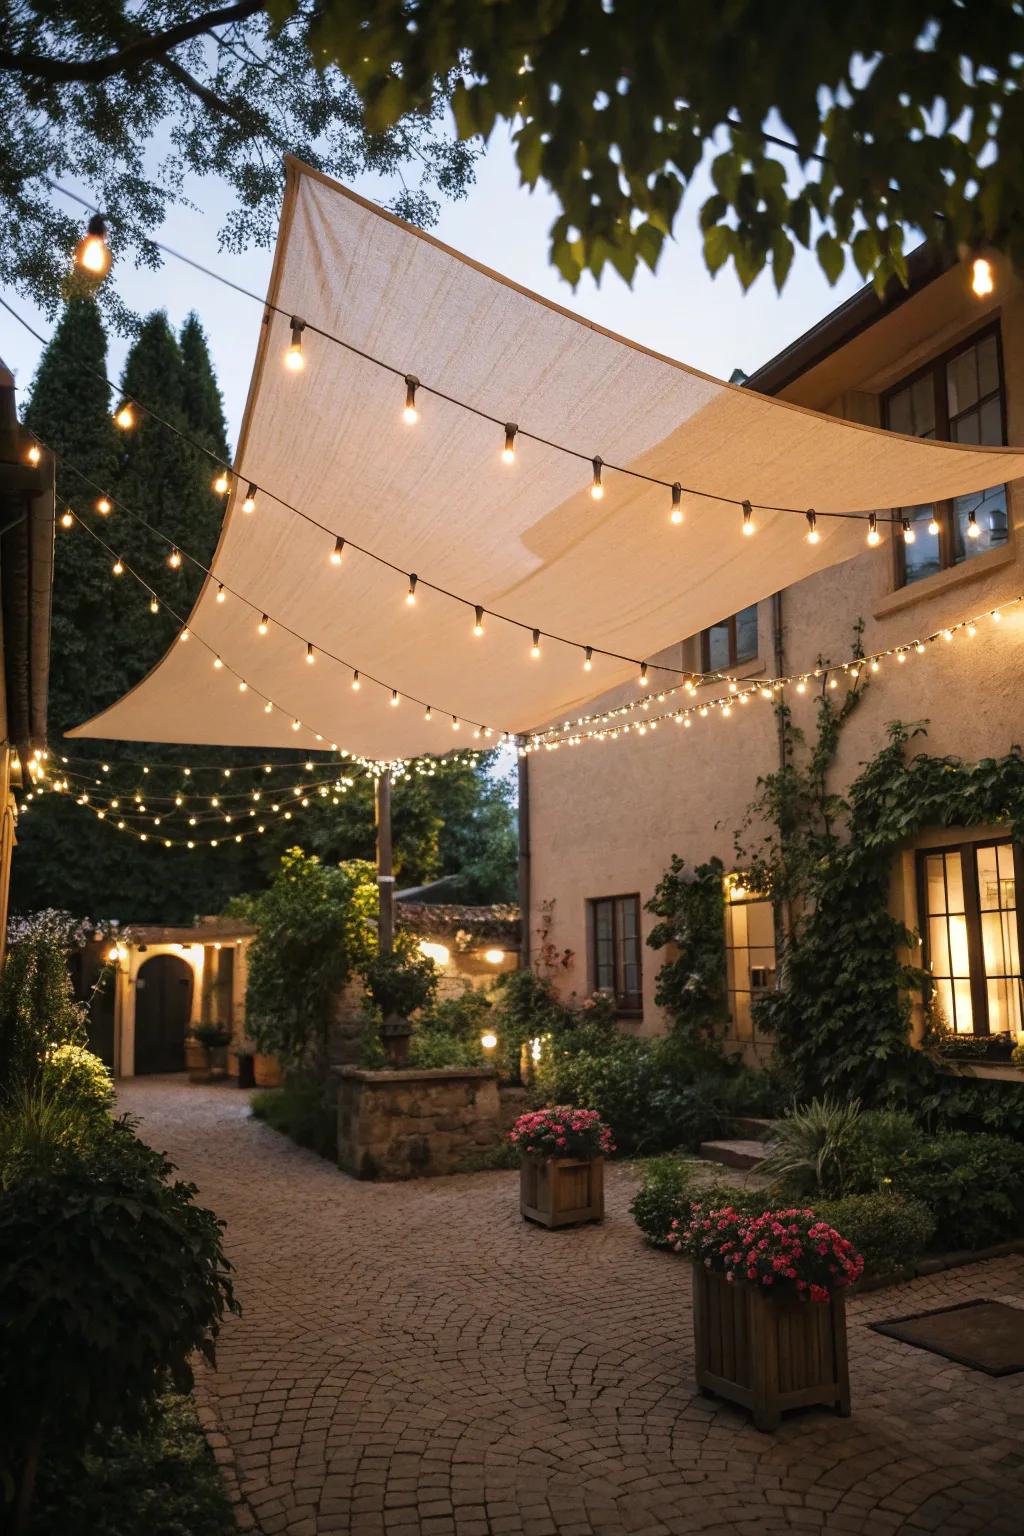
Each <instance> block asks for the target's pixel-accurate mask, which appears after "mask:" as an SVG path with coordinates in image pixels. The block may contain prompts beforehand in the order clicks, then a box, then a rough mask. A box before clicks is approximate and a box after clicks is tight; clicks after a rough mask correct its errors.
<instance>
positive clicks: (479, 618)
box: [473, 603, 484, 640]
mask: <svg viewBox="0 0 1024 1536" xmlns="http://www.w3.org/2000/svg"><path fill="white" fill-rule="evenodd" d="M474 612H475V614H476V622H475V624H474V625H473V633H474V635H476V637H477V639H478V640H479V638H480V636H481V635H482V634H483V632H484V610H483V609H482V608H481V606H480V604H479V603H477V605H476V608H475V609H474Z"/></svg>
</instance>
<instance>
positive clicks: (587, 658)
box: [583, 645, 594, 672]
mask: <svg viewBox="0 0 1024 1536" xmlns="http://www.w3.org/2000/svg"><path fill="white" fill-rule="evenodd" d="M593 655H594V648H593V646H592V645H588V646H585V647H584V650H583V670H584V672H592V671H593V669H594V662H593Z"/></svg>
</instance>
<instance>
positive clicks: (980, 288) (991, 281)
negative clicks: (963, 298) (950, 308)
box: [971, 256, 996, 299]
mask: <svg viewBox="0 0 1024 1536" xmlns="http://www.w3.org/2000/svg"><path fill="white" fill-rule="evenodd" d="M971 291H972V292H973V294H974V296H975V298H976V299H987V298H988V296H989V294H992V293H995V291H996V280H995V274H994V273H993V271H992V263H991V262H990V261H989V259H988V257H987V256H975V258H974V260H973V261H972V262H971Z"/></svg>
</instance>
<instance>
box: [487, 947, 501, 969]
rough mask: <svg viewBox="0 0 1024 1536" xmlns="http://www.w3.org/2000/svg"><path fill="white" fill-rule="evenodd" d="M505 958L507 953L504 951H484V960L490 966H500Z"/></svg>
mask: <svg viewBox="0 0 1024 1536" xmlns="http://www.w3.org/2000/svg"><path fill="white" fill-rule="evenodd" d="M504 958H505V951H504V950H503V949H485V950H484V959H485V960H486V961H487V964H488V965H500V964H501V962H502V961H503V960H504Z"/></svg>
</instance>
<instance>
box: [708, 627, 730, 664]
mask: <svg viewBox="0 0 1024 1536" xmlns="http://www.w3.org/2000/svg"><path fill="white" fill-rule="evenodd" d="M707 636H708V671H709V672H720V671H724V670H725V669H726V668H727V667H728V665H729V625H728V622H725V623H722V624H712V626H711V628H710V629H709V630H708V631H707Z"/></svg>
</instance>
